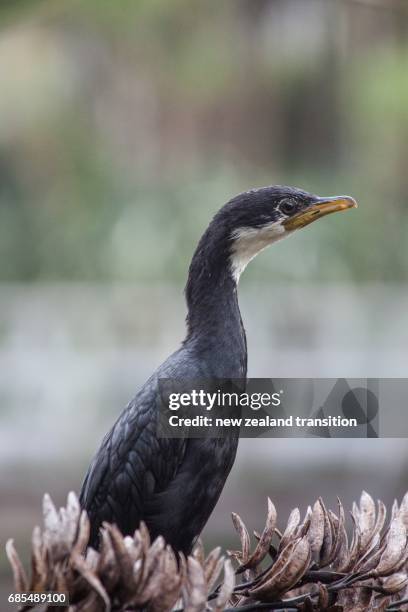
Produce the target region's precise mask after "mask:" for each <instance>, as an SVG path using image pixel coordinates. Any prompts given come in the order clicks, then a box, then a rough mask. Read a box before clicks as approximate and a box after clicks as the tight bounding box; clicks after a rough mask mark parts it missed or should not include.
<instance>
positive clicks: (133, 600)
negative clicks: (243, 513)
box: [6, 492, 408, 612]
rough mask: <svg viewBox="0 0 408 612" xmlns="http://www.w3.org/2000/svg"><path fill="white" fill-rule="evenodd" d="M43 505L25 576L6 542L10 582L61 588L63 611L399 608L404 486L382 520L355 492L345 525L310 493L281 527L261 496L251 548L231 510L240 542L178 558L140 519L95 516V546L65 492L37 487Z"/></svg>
mask: <svg viewBox="0 0 408 612" xmlns="http://www.w3.org/2000/svg"><path fill="white" fill-rule="evenodd" d="M43 511H44V528H43V530H42V531H41V530H40V529H39V528H38V527H36V528H35V529H34V531H33V538H32V556H31V577H30V580H28V578H27V576H26V573H25V570H24V568H23V565H22V563H21V561H20V559H19V557H18V555H17V552H16V550H15V548H14V545H13V541H12V540H9V542H8V543H7V545H6V551H7V555H8V558H9V561H10V563H11V566H12V569H13V574H14V582H15V590H16V591H19V592H29V591H35V592H46V591H57V592H64V593H67V595H68V597H69V601H70V605H69V608H65V609H68V610H69V612H99V611H104V610H105V611H111V612H125V611H128V612H130V611H132V610H147V611H152V612H166V611H170V610H177V611H178V612H200V611H204V610H206V611H214V612H221V611H223V610H225V611H228V612H232V611H233V609H234V608H237V609H238V610H239V609H240V608H241V609H242V610H245V611H248V610H257V609H270V610H282V611H283V610H286V611H293V610H299V611H302V612H315V611H322V612H363V611H367V610H373V611H383V612H385V611H387V612H396V611H397V610H401V611H402V612H404V611H407V612H408V576H407V571H408V542H407V535H408V494H407V495H406V496H405V497H404V499H403V501H402V503H401V505H400V506H398V504H397V503H396V502H395V503H394V505H393V507H392V510H391V516H390V520H389V522H388V525H387V526H386V508H385V506H384V504H383V503H382V502H381V501H378V502H377V505H376V504H375V503H374V501H373V499H372V498H371V497H370V495H368V494H367V493H365V492H363V493H362V495H361V498H360V502H359V504H354V505H353V508H352V511H351V532H350V531H348V530H347V526H346V515H345V512H344V509H343V505H342V504H341V502H340V500H339V502H338V508H337V510H336V512H333V511H331V510H328V509H327V508H326V506H325V504H324V503H323V501H322V500H321V499H318V500H317V501H316V502H315V504H314V505H313V507H309V508H308V509H307V511H306V513H305V515H304V517H303V518H302V517H301V513H300V511H299V509H298V508H295V509H294V510H292V512H291V513H290V515H289V518H288V520H287V523H286V527H285V528H284V529H283V530H282V531H281V530H280V529H279V528H278V517H277V512H276V509H275V506H274V504H273V503H272V502H271V500H268V509H267V519H266V524H265V527H264V529H263V531H262V533H261V534H259V533H257V532H254V536H255V539H256V544H255V546H254V548H253V550H252V547H251V538H250V535H249V532H248V530H247V528H246V526H245V524H244V522H243V521H242V519H241V518H240V517H239V516H238V515H237V514H233V515H232V519H233V523H234V526H235V528H236V530H237V532H238V534H239V538H240V542H241V548H240V550H236V551H231V552H230V553H229V554H230V557H231V560H225V559H224V557H223V556H222V555H221V549H220V548H216V549H214V550H213V551H212V552H211V553H210V554H209V555H208V556H207V557H206V556H205V554H204V550H203V548H202V545H201V544H200V543H199V544H198V545H197V546H196V548H195V550H194V552H193V554H192V555H191V556H189V557H188V558H187V559H185V558H184V557H182V556H181V557H177V556H176V555H175V554H174V552H173V551H172V549H171V548H170V547H169V546H167V545H166V544H165V542H164V540H163V539H162V538H160V537H159V538H157V539H156V540H155V541H154V542H151V541H150V536H149V533H148V530H147V529H146V527H145V525H144V524H143V523H142V524H141V525H140V527H139V529H138V530H137V531H136V532H135V534H134V536H133V537H130V536H123V535H122V534H121V533H120V532H119V530H118V529H117V528H116V527H115V526H114V525H109V524H105V525H104V527H103V529H102V530H101V545H100V548H99V550H98V551H95V550H93V549H92V548H90V547H88V540H89V521H88V517H87V515H86V513H85V512H81V510H80V507H79V503H78V500H77V498H76V496H75V495H74V494H73V493H70V494H69V496H68V502H67V506H66V508H61V509H60V510H59V511H57V510H56V508H55V507H54V504H53V503H52V501H51V499H50V498H49V496H47V495H46V496H44V504H43ZM232 563H234V565H235V566H236V567H235V569H234V568H233V565H232ZM220 576H222V580H221V581H220ZM20 609H21V610H29V609H32V608H30V606H27V605H26V606H25V607H21V608H20ZM51 609H54V608H51V606H50V607H49V608H48V610H51ZM60 609H61V610H63V609H64V608H60Z"/></svg>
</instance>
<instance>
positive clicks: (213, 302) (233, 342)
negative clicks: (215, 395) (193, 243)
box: [185, 232, 247, 378]
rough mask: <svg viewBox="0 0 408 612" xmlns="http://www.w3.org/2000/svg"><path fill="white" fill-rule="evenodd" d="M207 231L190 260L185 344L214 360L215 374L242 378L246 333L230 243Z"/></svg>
mask: <svg viewBox="0 0 408 612" xmlns="http://www.w3.org/2000/svg"><path fill="white" fill-rule="evenodd" d="M207 233H208V232H207ZM207 233H206V234H207ZM206 234H204V236H203V238H202V239H201V241H200V243H199V245H198V247H197V250H196V252H195V254H194V257H193V259H192V261H191V264H190V270H189V277H188V281H187V286H186V300H187V308H188V314H187V328H188V329H187V337H186V340H185V344H190V345H193V346H194V348H195V350H198V351H199V352H200V353H201V354H203V355H204V356H205V357H206V358H207V359H210V360H211V359H212V360H213V363H214V376H217V377H220V378H223V377H236V378H244V377H246V369H247V347H246V337H245V330H244V327H243V324H242V320H241V313H240V310H239V305H238V295H237V284H236V281H235V280H234V278H233V275H232V273H231V267H230V262H229V251H228V249H229V245H228V242H227V241H225V239H224V237H223V236H219V237H218V240H217V239H216V237H214V236H208V235H207V236H206Z"/></svg>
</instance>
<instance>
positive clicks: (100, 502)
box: [80, 377, 187, 545]
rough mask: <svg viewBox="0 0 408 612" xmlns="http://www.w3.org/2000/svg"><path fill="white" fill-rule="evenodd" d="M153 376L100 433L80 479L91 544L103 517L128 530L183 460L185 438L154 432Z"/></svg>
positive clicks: (155, 381) (123, 529) (82, 503)
mask: <svg viewBox="0 0 408 612" xmlns="http://www.w3.org/2000/svg"><path fill="white" fill-rule="evenodd" d="M156 397H157V378H156V377H155V378H152V379H150V380H149V381H148V382H147V383H146V384H145V385H144V387H143V388H142V389H141V391H140V392H139V393H138V394H137V395H136V397H135V398H134V399H133V400H132V401H131V402H130V403H129V404H128V406H127V407H126V408H125V410H124V411H123V412H122V414H121V416H120V417H119V419H118V420H117V421H116V423H115V425H114V426H113V427H112V429H111V430H110V432H109V433H108V434H107V435H106V436H105V438H104V440H103V442H102V444H101V447H100V449H99V451H98V452H97V454H96V456H95V457H94V459H93V461H92V464H91V466H90V468H89V470H88V473H87V475H86V477H85V480H84V483H83V485H82V491H81V495H80V501H81V505H82V507H83V508H85V509H86V510H87V512H88V515H89V518H90V521H91V539H90V543H91V544H94V545H95V544H96V543H97V541H98V532H99V527H100V526H101V524H102V523H103V521H108V522H112V523H116V524H117V525H118V527H119V528H120V529H121V531H122V532H124V533H132V532H133V531H134V529H135V528H136V527H137V526H138V524H139V522H140V520H142V519H144V518H145V505H146V502H147V501H148V500H149V498H150V497H151V496H152V495H153V494H155V493H157V492H159V491H161V490H164V489H165V488H166V487H167V485H168V483H169V482H171V480H172V479H173V478H174V477H175V475H176V473H177V470H178V468H179V466H180V464H181V463H182V461H183V457H184V453H185V447H186V443H187V441H186V440H183V439H163V438H158V437H157V433H156V428H157V416H158V413H157V410H156Z"/></svg>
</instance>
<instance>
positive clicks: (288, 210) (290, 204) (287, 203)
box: [280, 200, 297, 215]
mask: <svg viewBox="0 0 408 612" xmlns="http://www.w3.org/2000/svg"><path fill="white" fill-rule="evenodd" d="M296 208H297V206H296V202H295V201H294V200H282V202H281V203H280V209H281V211H282V212H283V213H284V214H285V215H291V214H293V213H294V212H295V210H296Z"/></svg>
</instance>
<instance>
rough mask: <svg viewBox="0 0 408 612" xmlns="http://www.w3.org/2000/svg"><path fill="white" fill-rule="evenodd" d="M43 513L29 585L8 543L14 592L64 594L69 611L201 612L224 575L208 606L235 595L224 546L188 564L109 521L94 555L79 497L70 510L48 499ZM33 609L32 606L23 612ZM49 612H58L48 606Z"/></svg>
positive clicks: (199, 553) (218, 606) (145, 535)
mask: <svg viewBox="0 0 408 612" xmlns="http://www.w3.org/2000/svg"><path fill="white" fill-rule="evenodd" d="M43 514H44V529H43V531H42V532H41V531H40V529H39V528H38V527H36V528H35V529H34V531H33V537H32V553H31V577H30V580H28V578H27V576H26V573H25V570H24V568H23V565H22V563H21V561H20V559H19V557H18V554H17V552H16V550H15V547H14V544H13V540H9V541H8V542H7V545H6V552H7V556H8V559H9V561H10V564H11V566H12V569H13V574H14V585H15V590H16V591H17V592H21V593H27V592H40V593H42V592H49V591H54V592H59V593H66V594H67V595H68V599H69V602H70V606H69V612H101V611H106V612H110V611H112V612H114V611H125V610H126V611H130V610H149V611H150V612H166V611H168V610H172V609H173V608H174V606H175V605H176V604H177V606H178V607H180V608H183V609H184V610H185V611H188V612H196V611H199V610H204V609H205V608H206V607H208V604H207V599H208V597H209V594H210V592H211V590H212V588H213V585H214V583H215V582H216V581H218V580H219V577H220V574H222V571H223V572H224V581H223V582H222V583H221V586H220V588H219V589H218V592H217V596H216V597H214V598H213V600H212V601H211V609H212V610H215V611H217V612H218V610H223V609H224V608H225V606H226V604H227V602H228V601H229V599H230V597H231V594H232V591H233V589H234V585H235V575H234V571H233V568H232V565H231V561H230V560H225V559H224V557H222V556H221V549H220V548H218V549H215V550H213V551H212V552H211V553H210V554H209V555H208V557H207V558H205V556H204V553H203V550H202V548H201V547H200V548H197V549H196V551H195V554H194V555H193V556H191V557H189V558H188V559H185V558H183V557H179V558H177V557H176V555H175V554H174V552H173V550H172V549H171V548H170V546H167V545H166V544H165V542H164V540H163V538H161V537H159V538H157V539H156V540H155V541H154V542H151V541H150V536H149V532H148V530H147V528H146V526H145V525H144V524H143V523H141V525H140V528H139V529H138V530H137V531H136V532H135V534H134V536H133V537H130V536H125V537H124V536H123V535H122V534H121V533H120V531H119V530H118V529H117V527H116V526H114V525H109V524H105V525H104V527H103V529H102V530H101V545H100V548H99V550H98V551H96V550H94V549H93V548H90V547H87V545H88V540H89V531H90V530H89V520H88V517H87V515H86V512H84V511H82V512H81V510H80V507H79V503H78V499H77V497H76V496H75V494H74V493H70V494H69V495H68V501H67V506H66V508H61V509H60V510H59V511H57V510H56V508H55V506H54V504H53V503H52V501H51V499H50V497H49V496H48V495H45V496H44V502H43ZM33 608H34V606H28V605H27V606H22V607H21V608H20V610H30V609H33ZM48 609H49V610H51V609H52V610H54V608H53V607H52V606H51V605H50V606H49V608H48ZM58 609H59V610H63V609H64V608H61V607H59V608H58ZM65 609H68V608H65ZM208 609H210V608H208Z"/></svg>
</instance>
